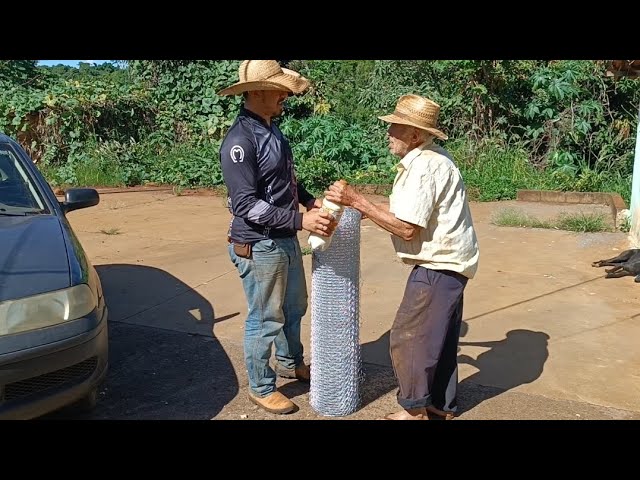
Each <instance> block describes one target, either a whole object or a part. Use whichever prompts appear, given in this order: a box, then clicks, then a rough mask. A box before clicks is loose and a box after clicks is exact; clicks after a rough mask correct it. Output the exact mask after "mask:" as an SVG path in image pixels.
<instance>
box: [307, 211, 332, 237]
mask: <svg viewBox="0 0 640 480" xmlns="http://www.w3.org/2000/svg"><path fill="white" fill-rule="evenodd" d="M337 226H338V222H336V221H335V219H334V218H333V216H331V215H330V214H328V213H327V212H323V211H321V210H316V209H314V210H310V211H308V212H307V213H303V214H302V228H303V229H305V230H307V231H308V232H311V233H315V234H317V235H320V236H321V237H328V236H330V235H331V234H333V231H334V230H335V229H336V227H337Z"/></svg>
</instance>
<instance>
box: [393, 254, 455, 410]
mask: <svg viewBox="0 0 640 480" xmlns="http://www.w3.org/2000/svg"><path fill="white" fill-rule="evenodd" d="M466 284H467V278H466V277H465V276H463V275H460V274H459V273H456V272H451V271H447V270H430V269H428V268H424V267H419V266H415V267H414V268H413V270H411V273H410V275H409V279H408V281H407V286H406V288H405V291H404V298H403V299H402V303H401V304H400V307H399V308H398V312H397V314H396V318H395V321H394V322H393V326H392V327H391V335H390V347H391V348H390V350H391V361H392V363H393V369H394V371H395V375H396V378H397V380H398V386H399V389H398V403H399V404H400V406H402V407H403V408H405V409H409V408H420V407H427V406H430V405H433V406H434V407H436V408H438V409H440V410H445V411H447V412H455V411H456V409H457V404H456V394H457V388H458V340H459V337H460V326H461V324H462V304H463V294H464V288H465V286H466Z"/></svg>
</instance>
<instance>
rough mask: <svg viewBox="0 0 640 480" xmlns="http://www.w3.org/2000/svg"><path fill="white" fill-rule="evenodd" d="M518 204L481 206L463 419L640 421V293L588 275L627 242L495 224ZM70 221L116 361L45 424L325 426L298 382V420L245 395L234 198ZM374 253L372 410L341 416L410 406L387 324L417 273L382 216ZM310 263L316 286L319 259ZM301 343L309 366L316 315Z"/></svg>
mask: <svg viewBox="0 0 640 480" xmlns="http://www.w3.org/2000/svg"><path fill="white" fill-rule="evenodd" d="M377 200H379V201H384V198H383V197H378V199H377ZM514 204H515V202H501V203H474V204H472V213H473V216H474V221H475V224H476V228H477V233H478V238H479V244H480V249H481V259H480V268H479V272H478V275H477V276H476V278H475V279H474V280H472V281H470V282H469V284H468V286H467V290H466V296H465V310H464V325H463V332H462V338H461V344H460V356H459V361H460V380H461V383H460V398H459V406H460V410H461V413H460V415H459V417H458V418H459V419H461V420H463V419H578V420H580V419H640V373H639V372H640V353H639V352H640V350H639V349H638V348H637V346H638V344H640V297H639V296H638V292H640V290H639V289H640V285H638V284H635V283H634V282H633V278H632V277H624V278H619V279H604V271H603V269H596V268H593V267H591V262H592V261H594V260H599V259H602V258H607V257H611V256H614V255H617V254H618V253H619V252H620V251H622V250H624V249H626V248H627V239H626V236H625V235H624V234H622V233H601V234H575V233H571V232H564V231H557V230H538V229H520V228H508V227H497V226H495V225H492V224H491V218H492V215H494V214H495V212H496V211H497V210H499V209H501V208H504V207H505V206H508V205H514ZM520 206H525V207H527V211H535V209H536V208H538V207H536V206H535V205H520ZM540 208H544V209H545V210H544V211H545V212H547V209H548V207H547V206H545V207H540ZM558 212H560V210H558ZM547 213H548V212H547ZM69 219H70V221H71V223H72V225H73V228H74V229H75V232H76V233H77V235H78V237H79V239H80V241H81V243H82V244H83V246H84V247H85V250H86V251H87V253H88V255H89V257H90V258H91V261H92V262H93V264H94V265H95V266H96V268H97V270H98V272H99V275H100V277H101V279H102V282H103V287H104V289H105V295H106V297H107V301H108V305H109V308H110V355H111V358H110V360H111V364H110V371H109V375H108V378H107V380H106V382H105V384H104V385H103V387H102V389H101V391H100V402H99V404H98V406H97V407H96V409H95V410H94V411H93V412H92V413H91V414H78V413H76V412H74V411H72V410H65V411H60V412H57V413H55V414H51V415H49V416H47V417H45V418H94V419H276V420H296V419H324V418H326V417H323V416H321V415H319V414H318V413H316V412H315V411H314V410H313V409H312V408H311V406H310V405H309V390H308V386H305V385H304V384H301V383H300V382H297V381H295V380H293V381H292V380H279V382H280V383H279V385H280V386H281V390H282V392H283V393H285V395H287V396H289V397H290V398H292V399H293V401H294V402H295V403H296V404H297V405H298V406H299V410H298V411H297V412H295V413H293V414H290V415H282V416H278V415H272V414H269V413H266V412H263V411H262V410H259V409H258V408H257V407H255V406H254V405H253V404H252V403H250V402H249V401H248V399H247V377H246V373H245V369H244V361H243V348H242V342H243V323H244V319H245V316H246V302H245V298H244V295H243V292H242V287H241V284H240V280H239V278H238V275H237V272H236V271H235V269H234V267H233V266H232V264H231V263H230V261H229V257H228V255H227V250H226V232H227V225H228V222H229V213H228V211H227V209H226V208H225V201H224V199H223V198H222V197H216V196H207V195H193V196H192V195H189V196H176V195H174V194H172V193H171V192H170V191H160V190H159V191H140V192H125V193H103V194H102V196H101V203H100V205H98V206H97V207H93V208H89V209H86V210H80V211H76V212H72V213H70V214H69ZM300 239H301V244H302V245H306V235H305V234H300ZM361 245H362V248H361V323H360V341H361V345H362V360H363V362H364V364H363V367H364V371H365V374H366V377H365V378H366V379H365V382H364V383H363V385H362V391H361V396H362V402H361V407H360V409H359V410H358V411H356V412H355V413H354V414H352V415H349V416H346V417H341V418H344V419H376V418H379V417H381V416H383V415H384V414H386V413H389V412H392V411H395V410H396V409H397V404H396V401H395V392H396V384H395V380H394V377H393V371H392V369H391V365H390V359H389V354H388V344H389V328H390V326H391V323H392V321H393V318H394V314H395V310H396V308H397V306H398V304H399V302H400V300H401V298H402V292H403V289H404V285H405V282H406V277H407V274H408V269H407V267H405V266H404V265H403V264H402V263H401V262H399V261H398V260H397V259H396V257H395V254H394V252H393V249H392V247H391V241H390V239H389V235H388V234H387V233H386V232H384V231H383V230H382V229H380V228H378V227H377V226H376V225H375V224H373V223H372V222H371V221H370V220H365V221H363V223H362V244H361ZM304 262H305V267H306V274H307V282H308V283H307V284H308V285H309V286H310V285H311V256H310V255H307V256H305V258H304ZM302 335H303V342H304V345H305V348H306V354H307V355H306V356H307V359H309V358H310V350H309V349H310V344H311V342H310V312H308V313H307V315H306V316H305V318H304V320H303V330H302Z"/></svg>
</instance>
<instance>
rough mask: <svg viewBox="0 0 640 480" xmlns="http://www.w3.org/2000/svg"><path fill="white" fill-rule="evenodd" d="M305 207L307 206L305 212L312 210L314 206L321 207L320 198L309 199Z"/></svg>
mask: <svg viewBox="0 0 640 480" xmlns="http://www.w3.org/2000/svg"><path fill="white" fill-rule="evenodd" d="M305 207H307V212H309V211H311V210H314V209H316V208H321V207H322V200H319V199H317V198H313V199H311V200H309V201H308V202H307V203H306V205H305Z"/></svg>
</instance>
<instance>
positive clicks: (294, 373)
mask: <svg viewBox="0 0 640 480" xmlns="http://www.w3.org/2000/svg"><path fill="white" fill-rule="evenodd" d="M275 370H276V373H277V374H278V376H279V377H282V378H297V379H298V380H299V381H301V382H305V383H309V382H310V381H311V368H310V367H309V365H305V363H304V362H302V363H301V364H300V365H298V366H297V367H296V368H295V369H293V370H292V369H290V368H283V367H281V366H280V365H279V364H276V368H275Z"/></svg>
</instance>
